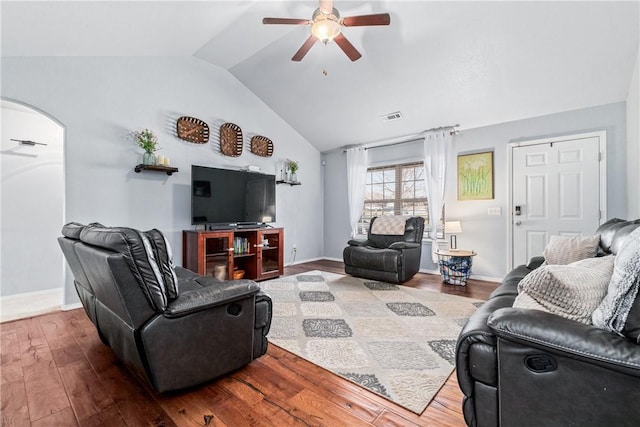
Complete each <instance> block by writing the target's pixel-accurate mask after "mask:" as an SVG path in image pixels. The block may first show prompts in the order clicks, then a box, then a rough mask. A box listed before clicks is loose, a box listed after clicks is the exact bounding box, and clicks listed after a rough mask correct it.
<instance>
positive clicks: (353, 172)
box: [347, 147, 368, 237]
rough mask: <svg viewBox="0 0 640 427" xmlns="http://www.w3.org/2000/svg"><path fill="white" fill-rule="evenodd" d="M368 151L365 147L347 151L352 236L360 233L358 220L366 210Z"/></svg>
mask: <svg viewBox="0 0 640 427" xmlns="http://www.w3.org/2000/svg"><path fill="white" fill-rule="evenodd" d="M367 165H368V163H367V150H366V149H365V148H364V147H355V148H349V149H348V150H347V194H348V196H349V223H350V224H351V236H352V237H355V236H356V234H358V233H357V231H358V220H359V219H360V217H361V216H362V209H363V208H364V193H365V186H366V181H367Z"/></svg>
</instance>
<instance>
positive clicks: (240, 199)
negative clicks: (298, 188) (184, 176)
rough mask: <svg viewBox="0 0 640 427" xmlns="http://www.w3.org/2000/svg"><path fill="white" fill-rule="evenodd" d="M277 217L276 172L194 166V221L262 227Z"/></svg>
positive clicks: (192, 203)
mask: <svg viewBox="0 0 640 427" xmlns="http://www.w3.org/2000/svg"><path fill="white" fill-rule="evenodd" d="M275 220H276V177H275V175H268V174H263V173H258V172H251V171H246V170H231V169H221V168H214V167H206V166H197V165H192V166H191V223H192V224H194V225H196V224H204V225H205V226H208V227H210V228H212V229H216V228H260V227H265V226H266V223H270V222H275Z"/></svg>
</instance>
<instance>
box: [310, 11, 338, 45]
mask: <svg viewBox="0 0 640 427" xmlns="http://www.w3.org/2000/svg"><path fill="white" fill-rule="evenodd" d="M312 22H313V23H312V24H311V34H313V36H314V37H315V38H317V39H318V40H320V41H321V42H322V43H324V44H327V43H329V42H330V41H333V39H334V38H336V37H337V36H338V35H339V34H340V33H341V32H342V25H340V14H339V13H338V11H337V10H335V9H333V12H332V13H324V12H322V11H321V10H320V9H316V11H315V12H314V13H313V18H312Z"/></svg>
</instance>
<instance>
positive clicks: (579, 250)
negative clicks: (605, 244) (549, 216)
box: [542, 234, 600, 265]
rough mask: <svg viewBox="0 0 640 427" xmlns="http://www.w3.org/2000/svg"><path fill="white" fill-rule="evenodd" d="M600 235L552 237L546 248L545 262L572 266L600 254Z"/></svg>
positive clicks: (544, 253)
mask: <svg viewBox="0 0 640 427" xmlns="http://www.w3.org/2000/svg"><path fill="white" fill-rule="evenodd" d="M599 244H600V235H599V234H596V235H595V236H588V237H567V236H551V239H549V243H548V244H547V247H546V248H544V252H543V253H542V254H543V255H544V260H545V262H546V263H547V264H562V265H566V264H571V263H572V262H576V261H580V260H583V259H586V258H593V257H595V256H596V254H597V253H598V246H599Z"/></svg>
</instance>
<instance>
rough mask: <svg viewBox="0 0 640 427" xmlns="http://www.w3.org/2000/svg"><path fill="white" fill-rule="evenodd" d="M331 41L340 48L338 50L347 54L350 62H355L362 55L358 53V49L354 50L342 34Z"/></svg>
mask: <svg viewBox="0 0 640 427" xmlns="http://www.w3.org/2000/svg"><path fill="white" fill-rule="evenodd" d="M333 41H334V42H336V44H337V45H338V46H340V49H342V51H343V52H344V53H346V54H347V56H348V57H349V59H350V60H352V61H357V60H358V59H360V57H361V56H362V54H360V52H358V49H356V48H355V46H354V45H352V44H351V42H350V41H349V40H347V38H346V37H345V36H344V35H343V34H342V33H340V34H338V35H337V36H336V38H335V39H333Z"/></svg>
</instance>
